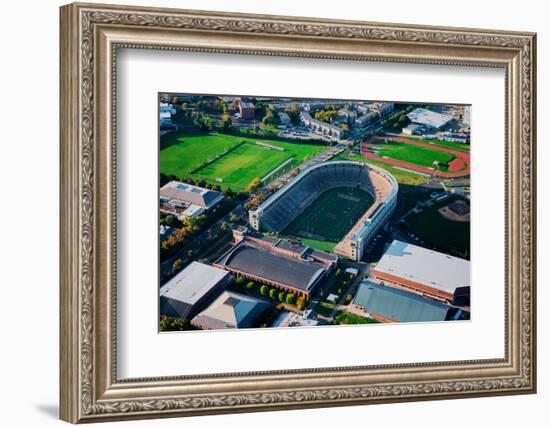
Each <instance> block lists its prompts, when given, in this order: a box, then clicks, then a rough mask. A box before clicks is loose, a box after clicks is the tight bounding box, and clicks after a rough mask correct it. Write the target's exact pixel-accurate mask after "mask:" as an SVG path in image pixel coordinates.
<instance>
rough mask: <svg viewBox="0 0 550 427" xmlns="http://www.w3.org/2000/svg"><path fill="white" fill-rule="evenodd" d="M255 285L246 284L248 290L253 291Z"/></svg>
mask: <svg viewBox="0 0 550 427" xmlns="http://www.w3.org/2000/svg"><path fill="white" fill-rule="evenodd" d="M254 285H255V284H254V282H248V283H247V284H246V289H248V290H252V289H254Z"/></svg>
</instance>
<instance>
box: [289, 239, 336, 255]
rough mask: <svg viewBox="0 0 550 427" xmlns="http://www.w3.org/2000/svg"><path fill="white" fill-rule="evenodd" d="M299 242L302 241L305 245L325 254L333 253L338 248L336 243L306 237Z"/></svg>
mask: <svg viewBox="0 0 550 427" xmlns="http://www.w3.org/2000/svg"><path fill="white" fill-rule="evenodd" d="M298 240H300V241H301V242H302V244H303V245H306V246H309V247H310V248H313V249H317V250H318V251H323V252H332V250H333V249H334V247H335V246H336V243H334V242H324V241H322V240H315V239H306V238H304V237H298Z"/></svg>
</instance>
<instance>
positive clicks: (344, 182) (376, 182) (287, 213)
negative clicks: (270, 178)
mask: <svg viewBox="0 0 550 427" xmlns="http://www.w3.org/2000/svg"><path fill="white" fill-rule="evenodd" d="M397 191H398V184H397V181H396V180H395V178H394V177H393V176H392V175H390V174H389V173H388V172H386V171H384V170H383V169H381V168H378V167H376V166H372V165H369V164H362V163H357V162H351V161H331V162H326V163H320V164H317V165H314V166H311V167H309V168H307V169H305V170H304V171H302V172H301V173H300V174H298V175H297V176H296V177H295V178H294V179H292V180H291V181H289V182H288V183H287V184H286V185H284V186H283V187H281V188H280V189H279V190H278V191H277V192H275V194H273V195H272V196H271V197H270V198H269V199H267V200H266V201H265V202H264V203H262V204H261V205H260V206H259V207H258V208H257V209H256V210H251V211H249V222H250V224H251V226H252V228H254V229H255V230H264V231H270V232H276V233H282V234H288V233H290V234H293V235H294V236H296V237H303V238H305V239H304V240H305V243H306V244H309V245H311V240H316V241H328V242H335V246H334V253H336V254H338V255H342V256H345V257H348V258H351V259H354V260H359V259H361V257H362V255H363V251H364V249H365V247H366V246H367V245H368V243H369V242H370V240H371V239H372V238H373V237H374V236H375V235H376V233H377V232H378V231H379V230H380V228H381V227H382V226H383V225H384V224H385V223H386V221H387V219H388V218H389V217H390V215H391V214H392V213H393V211H394V209H395V206H396V203H397Z"/></svg>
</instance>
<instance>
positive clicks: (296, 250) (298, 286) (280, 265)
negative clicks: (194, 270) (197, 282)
mask: <svg viewBox="0 0 550 427" xmlns="http://www.w3.org/2000/svg"><path fill="white" fill-rule="evenodd" d="M233 236H234V242H235V245H234V246H233V247H232V248H231V249H230V250H229V251H228V252H226V253H225V254H224V255H222V257H221V258H220V259H218V260H217V261H216V262H215V263H214V265H215V266H216V267H219V268H223V269H225V270H227V271H230V272H232V273H234V274H235V275H237V276H242V277H245V278H247V279H251V280H254V281H256V282H258V283H264V284H267V285H270V286H273V287H275V288H277V289H281V290H284V291H285V292H290V293H293V294H295V295H296V296H297V297H304V298H309V297H310V296H311V293H312V291H313V289H314V288H315V287H316V286H317V284H319V283H320V282H321V281H322V280H323V278H324V277H326V275H327V274H328V273H329V272H330V271H332V270H333V269H334V268H335V267H336V265H337V263H338V257H337V256H335V255H332V254H327V253H324V252H320V251H316V250H314V249H311V248H309V247H307V246H303V245H301V244H300V243H297V242H292V241H289V240H285V239H280V238H275V237H271V236H263V235H261V234H259V233H254V232H249V231H248V229H247V228H246V227H238V228H237V229H235V230H233Z"/></svg>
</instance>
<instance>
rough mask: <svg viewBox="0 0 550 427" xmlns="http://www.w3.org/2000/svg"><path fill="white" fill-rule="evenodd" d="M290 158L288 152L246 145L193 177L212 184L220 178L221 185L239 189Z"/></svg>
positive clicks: (202, 169)
mask: <svg viewBox="0 0 550 427" xmlns="http://www.w3.org/2000/svg"><path fill="white" fill-rule="evenodd" d="M291 157H292V154H291V153H290V152H288V151H277V150H270V149H267V148H264V147H261V146H258V145H255V144H254V143H246V144H242V145H240V146H239V147H237V148H235V149H234V150H233V151H231V152H230V153H229V154H227V155H225V156H223V157H221V158H220V159H218V160H216V161H215V162H213V163H211V164H209V165H208V166H205V167H204V168H201V169H199V170H198V171H196V173H195V174H194V176H196V177H200V178H202V179H204V180H205V181H207V182H212V183H215V182H216V178H221V179H223V183H220V184H221V185H223V184H226V185H229V186H231V188H234V189H240V188H244V187H246V186H247V185H248V184H250V181H252V179H254V178H255V177H259V178H263V177H264V176H265V175H266V174H267V173H269V171H271V170H273V169H275V168H276V167H277V166H279V165H280V164H282V163H283V162H284V161H285V160H288V159H290V158H291Z"/></svg>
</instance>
